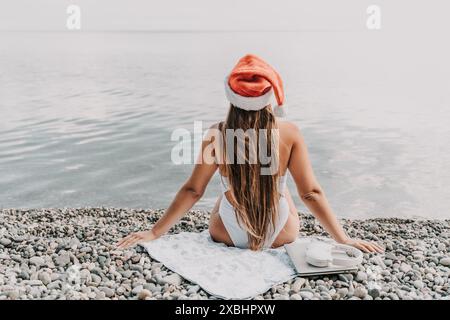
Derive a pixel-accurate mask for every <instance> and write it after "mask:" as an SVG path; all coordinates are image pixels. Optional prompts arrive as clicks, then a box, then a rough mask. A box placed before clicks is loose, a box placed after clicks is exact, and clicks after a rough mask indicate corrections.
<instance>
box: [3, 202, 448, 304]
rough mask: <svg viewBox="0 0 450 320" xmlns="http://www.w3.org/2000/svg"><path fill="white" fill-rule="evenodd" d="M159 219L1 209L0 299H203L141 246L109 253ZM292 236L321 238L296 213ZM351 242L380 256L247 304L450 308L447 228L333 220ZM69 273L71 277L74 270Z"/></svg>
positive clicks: (120, 212) (104, 211) (429, 223)
mask: <svg viewBox="0 0 450 320" xmlns="http://www.w3.org/2000/svg"><path fill="white" fill-rule="evenodd" d="M162 213H163V210H151V209H120V208H106V207H98V208H77V209H72V208H64V209H1V210H0V226H1V227H0V300H1V299H120V300H123V299H208V298H214V297H210V296H209V295H208V294H207V293H205V292H204V291H203V290H202V289H201V288H199V287H198V286H197V285H194V284H192V283H190V282H188V281H186V280H184V279H182V278H181V277H179V276H178V275H176V274H173V273H172V272H171V271H170V270H168V269H167V268H165V267H164V266H163V265H162V264H161V263H158V262H156V261H155V260H153V259H151V258H150V257H149V255H148V254H147V253H146V251H145V250H144V249H143V248H141V247H135V248H132V249H128V250H124V251H120V250H117V249H116V248H115V247H114V244H115V242H116V241H117V240H118V239H119V238H120V237H122V236H123V235H125V234H127V233H129V232H132V231H138V230H143V229H145V228H149V227H150V226H151V225H152V224H153V223H154V222H156V221H157V219H158V218H159V216H161V214H162ZM299 216H300V218H301V223H302V225H301V236H308V235H322V236H326V233H325V232H324V231H323V229H322V227H321V226H320V225H318V223H317V221H316V220H315V219H314V218H313V217H312V216H311V215H309V214H305V213H299ZM208 219H209V213H208V212H206V211H190V212H189V214H187V215H186V216H185V217H183V219H182V220H181V221H180V223H179V224H177V225H176V226H175V227H174V228H172V230H171V233H178V232H181V231H189V232H199V231H202V230H205V229H206V228H207V227H208V224H207V223H208ZM340 220H341V221H342V223H343V225H344V228H345V229H346V231H347V233H348V234H349V235H350V236H352V237H359V238H363V239H365V240H374V241H378V242H379V243H381V244H382V245H383V246H385V247H386V252H385V253H384V254H379V255H373V254H364V261H363V264H362V265H361V266H360V268H359V271H358V272H357V273H355V274H341V275H333V276H331V275H330V276H324V277H319V276H315V277H307V278H306V277H297V278H294V279H292V280H290V281H288V282H286V283H284V284H280V285H276V286H274V287H272V289H270V290H269V291H267V292H266V293H265V294H263V295H259V296H257V297H255V299H293V300H301V299H369V300H371V299H389V300H397V299H449V297H450V283H449V281H450V280H449V278H450V254H449V248H450V219H443V220H440V219H439V220H437V219H433V220H426V219H421V218H417V219H412V218H406V219H401V218H373V219H357V220H352V219H340ZM74 265H75V266H77V268H79V270H77V271H76V272H77V274H76V275H77V278H76V279H75V280H74V279H73V277H72V276H73V272H72V271H73V268H74V267H72V266H74Z"/></svg>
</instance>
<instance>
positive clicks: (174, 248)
mask: <svg viewBox="0 0 450 320" xmlns="http://www.w3.org/2000/svg"><path fill="white" fill-rule="evenodd" d="M142 246H143V247H144V248H145V249H146V250H147V251H148V253H149V254H150V256H151V257H152V258H154V259H156V260H158V261H159V262H161V263H162V264H164V265H165V266H166V267H167V268H168V269H170V270H172V271H174V272H176V273H178V274H179V275H181V276H182V277H183V278H185V279H186V280H189V281H191V282H193V283H196V284H198V285H199V286H200V287H202V288H203V290H205V291H206V292H208V293H209V294H211V295H214V296H216V297H219V298H223V299H248V298H252V297H254V296H256V295H258V294H262V293H264V292H266V291H267V290H269V289H270V288H271V287H272V286H274V285H276V284H279V283H283V282H285V281H288V280H289V279H291V278H293V277H295V274H296V272H295V269H294V265H293V264H292V262H291V260H290V258H289V256H288V255H287V253H286V250H285V249H284V248H277V249H264V250H262V251H251V250H248V249H239V248H235V247H228V246H226V245H225V244H222V243H217V242H214V241H213V240H212V239H211V237H210V235H209V232H208V230H204V231H203V232H200V233H195V232H182V233H178V234H171V235H165V236H163V237H161V238H158V239H156V240H153V241H151V242H148V243H144V244H142Z"/></svg>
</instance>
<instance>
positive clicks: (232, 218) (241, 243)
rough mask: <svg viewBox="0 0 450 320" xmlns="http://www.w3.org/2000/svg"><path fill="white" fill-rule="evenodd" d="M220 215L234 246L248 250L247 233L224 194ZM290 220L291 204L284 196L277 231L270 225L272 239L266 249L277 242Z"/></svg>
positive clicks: (279, 207)
mask: <svg viewBox="0 0 450 320" xmlns="http://www.w3.org/2000/svg"><path fill="white" fill-rule="evenodd" d="M219 215H220V218H221V219H222V222H223V224H224V226H225V229H226V230H227V232H228V235H229V236H230V238H231V240H232V241H233V244H234V246H235V247H238V248H248V235H247V231H246V230H245V229H243V228H241V227H240V226H239V224H238V221H237V216H236V214H235V211H234V208H233V206H232V205H231V203H230V202H229V201H228V199H227V197H226V196H225V194H223V196H222V200H221V201H220V206H219ZM288 218H289V204H288V202H287V200H286V198H285V197H284V196H283V195H282V196H281V197H280V202H279V204H278V217H277V221H276V223H275V230H273V227H272V225H270V230H269V231H270V233H269V235H270V237H267V238H266V242H265V244H264V248H270V247H272V244H273V242H274V241H275V240H276V238H277V236H278V234H279V233H280V232H281V230H282V229H283V228H284V226H285V224H286V221H287V219H288Z"/></svg>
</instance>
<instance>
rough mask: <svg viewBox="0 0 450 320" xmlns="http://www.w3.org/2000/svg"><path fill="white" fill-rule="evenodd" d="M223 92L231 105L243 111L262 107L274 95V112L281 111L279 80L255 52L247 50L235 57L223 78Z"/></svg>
mask: <svg viewBox="0 0 450 320" xmlns="http://www.w3.org/2000/svg"><path fill="white" fill-rule="evenodd" d="M225 93H226V96H227V99H228V101H230V103H231V104H232V105H234V106H235V107H237V108H240V109H243V110H247V111H256V110H261V109H263V108H264V107H266V106H267V105H269V104H271V102H272V99H273V96H274V95H275V98H276V105H275V106H274V112H275V114H276V115H277V116H284V114H285V109H284V107H283V103H284V90H283V81H282V80H281V77H280V75H279V74H278V72H277V71H276V70H275V69H274V68H272V67H271V66H270V65H269V64H268V63H267V62H265V61H264V60H262V59H261V58H260V57H258V56H256V55H253V54H247V55H246V56H244V57H242V58H241V59H240V60H239V61H238V63H237V64H236V66H235V67H234V68H233V70H232V71H231V73H230V74H229V75H228V77H226V78H225Z"/></svg>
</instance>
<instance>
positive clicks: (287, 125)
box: [278, 120, 300, 136]
mask: <svg viewBox="0 0 450 320" xmlns="http://www.w3.org/2000/svg"><path fill="white" fill-rule="evenodd" d="M278 128H279V129H280V131H281V133H286V134H289V135H293V136H294V135H298V134H300V127H299V126H298V125H297V124H296V123H295V122H292V121H287V120H279V121H278Z"/></svg>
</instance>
